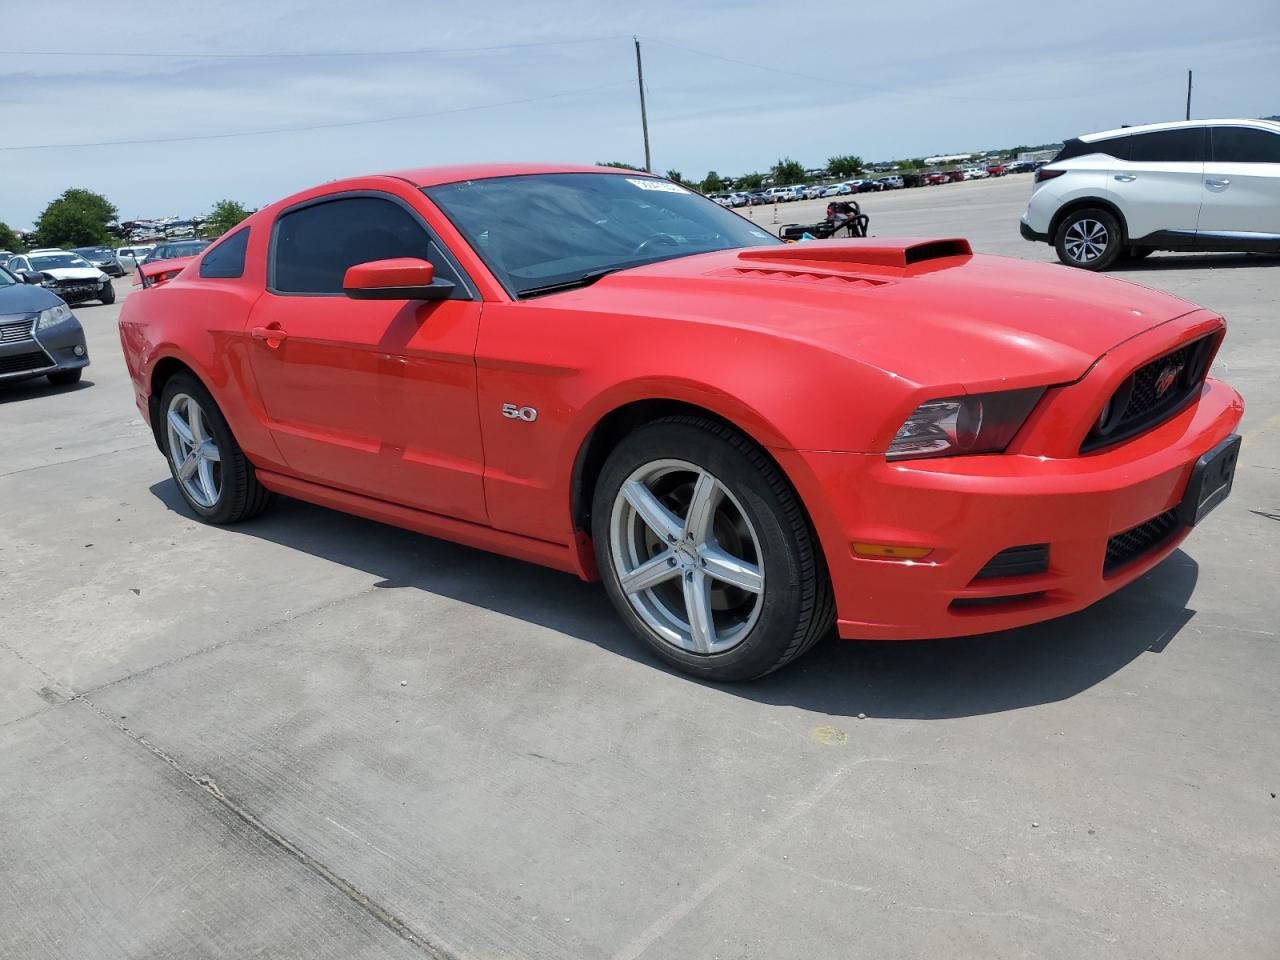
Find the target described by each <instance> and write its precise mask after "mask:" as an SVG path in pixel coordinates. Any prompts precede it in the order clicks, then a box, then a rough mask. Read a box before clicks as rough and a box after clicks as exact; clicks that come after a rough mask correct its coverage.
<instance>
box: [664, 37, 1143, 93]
mask: <svg viewBox="0 0 1280 960" xmlns="http://www.w3.org/2000/svg"><path fill="white" fill-rule="evenodd" d="M645 39H646V40H648V41H649V42H650V43H656V44H659V45H661V46H664V47H671V48H672V49H675V50H683V51H684V52H685V53H692V54H696V55H697V56H700V57H710V58H711V59H713V60H723V61H725V62H726V63H736V64H738V65H739V66H742V67H752V68H754V69H756V70H767V71H769V72H770V73H781V74H785V75H787V76H789V77H799V78H801V79H803V80H816V81H818V82H819V83H834V84H836V85H838V86H841V87H852V88H854V89H857V90H871V91H875V92H879V93H883V94H890V95H891V94H894V93H899V92H900V93H901V95H903V96H917V97H933V98H935V99H938V100H961V101H975V102H979V103H1039V102H1041V101H1045V100H1081V99H1085V98H1087V97H1094V96H1096V94H1092V93H1079V94H1068V95H1067V96H1060V97H1030V98H1018V97H967V96H964V95H962V94H948V93H931V92H929V91H925V90H910V91H908V90H903V91H893V90H886V89H885V87H884V85H883V84H877V83H857V82H854V81H851V80H840V79H837V78H836V77H823V76H818V75H817V74H812V73H801V72H800V71H798V70H787V69H785V68H783V67H775V66H772V65H771V64H766V63H757V62H755V61H752V60H740V59H738V58H736V57H726V56H725V55H724V54H721V53H712V52H711V51H710V50H696V49H694V48H693V47H686V46H683V45H682V44H679V43H672V42H671V41H670V40H659V39H658V38H656V37H646V38H645ZM1148 82H1154V81H1148ZM1132 85H1133V84H1130V86H1132Z"/></svg>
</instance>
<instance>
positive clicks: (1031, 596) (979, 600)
mask: <svg viewBox="0 0 1280 960" xmlns="http://www.w3.org/2000/svg"><path fill="white" fill-rule="evenodd" d="M1044 595H1045V591H1043V590H1037V591H1035V592H1033V593H1011V594H1009V595H1008V596H1005V597H959V598H957V599H955V600H952V601H951V609H952V610H974V609H980V608H982V607H1003V606H1007V605H1008V604H1011V603H1029V602H1030V601H1032V600H1039V599H1040V598H1041V597H1043V596H1044Z"/></svg>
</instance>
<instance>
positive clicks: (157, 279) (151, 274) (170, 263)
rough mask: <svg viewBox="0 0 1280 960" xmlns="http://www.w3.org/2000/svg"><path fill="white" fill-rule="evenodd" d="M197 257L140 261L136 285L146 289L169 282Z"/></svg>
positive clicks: (135, 276) (135, 278)
mask: <svg viewBox="0 0 1280 960" xmlns="http://www.w3.org/2000/svg"><path fill="white" fill-rule="evenodd" d="M196 259H197V258H196V257H175V258H174V259H172V260H157V261H156V262H155V263H140V264H138V270H137V272H136V273H134V275H133V282H134V285H135V286H137V285H141V286H142V288H143V289H146V288H147V287H155V286H159V285H160V284H162V283H168V282H169V281H170V280H172V279H173V278H174V277H176V276H177V275H178V274H180V273H181V272H182V271H183V270H185V269H186V267H187V265H188V264H190V263H191V262H192V261H193V260H196Z"/></svg>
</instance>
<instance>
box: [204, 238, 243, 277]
mask: <svg viewBox="0 0 1280 960" xmlns="http://www.w3.org/2000/svg"><path fill="white" fill-rule="evenodd" d="M248 248H249V228H248V227H245V228H244V229H243V230H239V231H237V232H236V233H233V234H232V235H231V236H229V237H227V239H225V240H223V241H222V242H221V243H220V244H218V245H217V246H216V247H214V248H213V249H212V250H210V251H209V252H208V253H207V254H205V257H204V259H203V260H201V261H200V276H202V277H205V278H213V279H217V280H228V279H231V278H234V277H242V276H244V252H245V251H246V250H247V249H248Z"/></svg>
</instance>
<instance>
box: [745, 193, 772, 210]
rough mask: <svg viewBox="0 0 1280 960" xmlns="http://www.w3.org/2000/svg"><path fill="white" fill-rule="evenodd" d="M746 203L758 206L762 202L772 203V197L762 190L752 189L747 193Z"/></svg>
mask: <svg viewBox="0 0 1280 960" xmlns="http://www.w3.org/2000/svg"><path fill="white" fill-rule="evenodd" d="M747 203H749V204H750V205H751V206H753V207H758V206H759V205H760V204H762V203H773V197H771V196H769V195H768V194H767V193H765V192H764V191H763V190H752V191H751V192H750V193H748V194H747Z"/></svg>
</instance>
